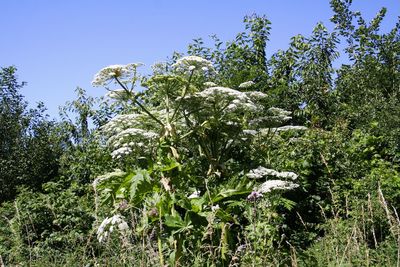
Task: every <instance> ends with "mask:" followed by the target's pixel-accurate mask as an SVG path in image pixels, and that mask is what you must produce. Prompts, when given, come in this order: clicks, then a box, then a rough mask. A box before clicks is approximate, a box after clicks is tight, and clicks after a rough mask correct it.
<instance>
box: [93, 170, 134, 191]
mask: <svg viewBox="0 0 400 267" xmlns="http://www.w3.org/2000/svg"><path fill="white" fill-rule="evenodd" d="M125 175H126V172H123V171H121V170H120V169H116V170H114V171H113V172H109V173H106V174H103V175H101V176H99V177H97V178H96V179H94V181H93V187H94V188H96V187H97V185H98V184H100V183H102V182H103V181H106V180H108V179H110V178H112V177H121V176H125Z"/></svg>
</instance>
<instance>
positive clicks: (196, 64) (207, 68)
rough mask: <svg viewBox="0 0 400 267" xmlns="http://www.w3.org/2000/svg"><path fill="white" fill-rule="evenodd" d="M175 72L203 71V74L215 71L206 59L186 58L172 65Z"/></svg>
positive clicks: (197, 57)
mask: <svg viewBox="0 0 400 267" xmlns="http://www.w3.org/2000/svg"><path fill="white" fill-rule="evenodd" d="M172 68H174V69H175V70H177V71H181V72H191V71H203V72H215V69H214V67H213V65H212V63H211V61H208V60H207V59H204V58H202V57H199V56H187V57H182V58H180V59H178V60H177V61H176V63H175V64H173V65H172Z"/></svg>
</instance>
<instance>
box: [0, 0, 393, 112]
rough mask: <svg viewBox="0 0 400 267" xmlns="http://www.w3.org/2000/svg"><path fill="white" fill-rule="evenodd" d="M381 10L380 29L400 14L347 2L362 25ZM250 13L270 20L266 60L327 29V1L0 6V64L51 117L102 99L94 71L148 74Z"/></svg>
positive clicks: (373, 0)
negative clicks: (123, 67)
mask: <svg viewBox="0 0 400 267" xmlns="http://www.w3.org/2000/svg"><path fill="white" fill-rule="evenodd" d="M382 6H385V7H387V8H388V13H387V16H386V19H385V20H384V22H383V31H387V30H388V29H390V28H391V27H393V26H394V25H395V23H396V19H397V16H399V15H400V1H399V0H380V1H377V0H354V1H353V9H354V10H359V11H361V12H362V13H363V14H364V17H365V18H367V19H371V18H372V17H373V16H374V15H375V14H376V12H377V11H378V10H379V8H380V7H382ZM252 13H257V14H265V15H266V16H267V17H268V18H269V19H270V20H271V22H272V30H271V38H270V39H271V41H270V42H269V43H268V47H267V53H268V55H271V54H273V53H274V52H276V51H277V50H278V49H285V48H286V47H287V45H288V42H289V40H290V37H292V36H294V35H296V34H303V35H305V36H308V35H309V34H310V33H311V31H312V28H313V27H314V26H315V24H316V23H317V22H319V21H322V22H324V23H325V25H326V26H327V27H328V28H330V29H332V26H333V25H332V24H331V23H330V22H329V18H330V17H331V16H332V15H333V13H332V12H331V10H330V7H329V1H328V0H213V1H211V0H203V1H189V0H186V1H184V0H170V1H166V0H140V1H139V0H137V1H134V0H130V1H129V0H116V1H109V0H108V1H105V0H81V1H78V0H69V1H67V0H64V1H54V0H14V1H11V0H9V1H7V0H0V14H1V15H0V25H1V31H0V35H1V39H0V40H1V41H0V66H3V67H4V66H9V65H15V66H16V67H17V68H18V76H19V80H20V81H26V82H28V85H27V86H25V87H24V89H23V90H22V94H23V95H25V97H26V100H28V101H29V102H30V104H32V105H33V104H34V103H35V102H37V101H43V102H44V103H45V105H46V107H47V108H48V113H49V114H50V115H51V116H52V117H57V114H58V106H60V105H63V104H64V103H65V101H67V100H73V99H74V89H75V88H76V87H77V86H80V87H83V88H85V89H86V90H87V92H88V93H89V94H90V95H93V96H100V95H103V94H104V93H105V91H104V90H102V89H101V88H93V87H92V86H91V84H90V82H91V80H92V78H93V75H94V74H95V73H96V72H97V71H98V70H99V69H101V68H103V67H105V66H107V65H112V64H126V63H131V62H143V63H144V64H145V65H146V66H147V69H148V68H149V67H150V65H152V64H153V63H154V62H156V61H163V60H165V59H166V58H167V57H168V56H170V55H171V54H172V52H173V51H180V52H183V51H186V47H187V44H188V43H189V42H191V40H192V39H193V38H197V37H203V38H205V39H207V36H209V35H211V34H217V35H218V36H219V37H220V38H221V39H222V40H223V41H228V40H231V39H233V38H234V37H235V35H236V33H238V32H240V31H242V30H244V28H243V24H242V20H243V17H244V16H245V15H246V14H252ZM144 70H146V68H145V69H144Z"/></svg>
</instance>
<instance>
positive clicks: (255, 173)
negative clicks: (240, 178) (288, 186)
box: [246, 166, 298, 180]
mask: <svg viewBox="0 0 400 267" xmlns="http://www.w3.org/2000/svg"><path fill="white" fill-rule="evenodd" d="M246 176H247V177H249V178H250V179H260V178H263V177H265V176H275V177H278V178H288V179H291V180H296V179H297V177H298V175H297V174H295V173H294V172H278V171H275V170H273V169H267V168H265V167H262V166H259V167H258V168H256V169H253V170H250V171H249V173H247V174H246Z"/></svg>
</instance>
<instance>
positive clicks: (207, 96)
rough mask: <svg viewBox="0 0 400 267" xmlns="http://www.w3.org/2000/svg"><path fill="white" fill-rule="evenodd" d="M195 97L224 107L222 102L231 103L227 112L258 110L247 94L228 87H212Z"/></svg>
mask: <svg viewBox="0 0 400 267" xmlns="http://www.w3.org/2000/svg"><path fill="white" fill-rule="evenodd" d="M194 97H200V98H203V99H204V100H205V101H207V102H213V103H220V104H223V105H224V104H225V103H223V102H222V103H221V101H223V100H225V101H227V102H228V103H229V104H228V105H227V106H226V110H227V111H230V112H234V111H237V110H247V111H256V110H257V109H258V107H257V105H256V104H254V103H253V102H252V101H251V100H250V98H249V97H248V96H247V95H246V94H245V93H243V92H240V91H237V90H234V89H231V88H226V87H210V88H207V89H205V90H204V91H201V92H199V93H196V94H195V95H194Z"/></svg>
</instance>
